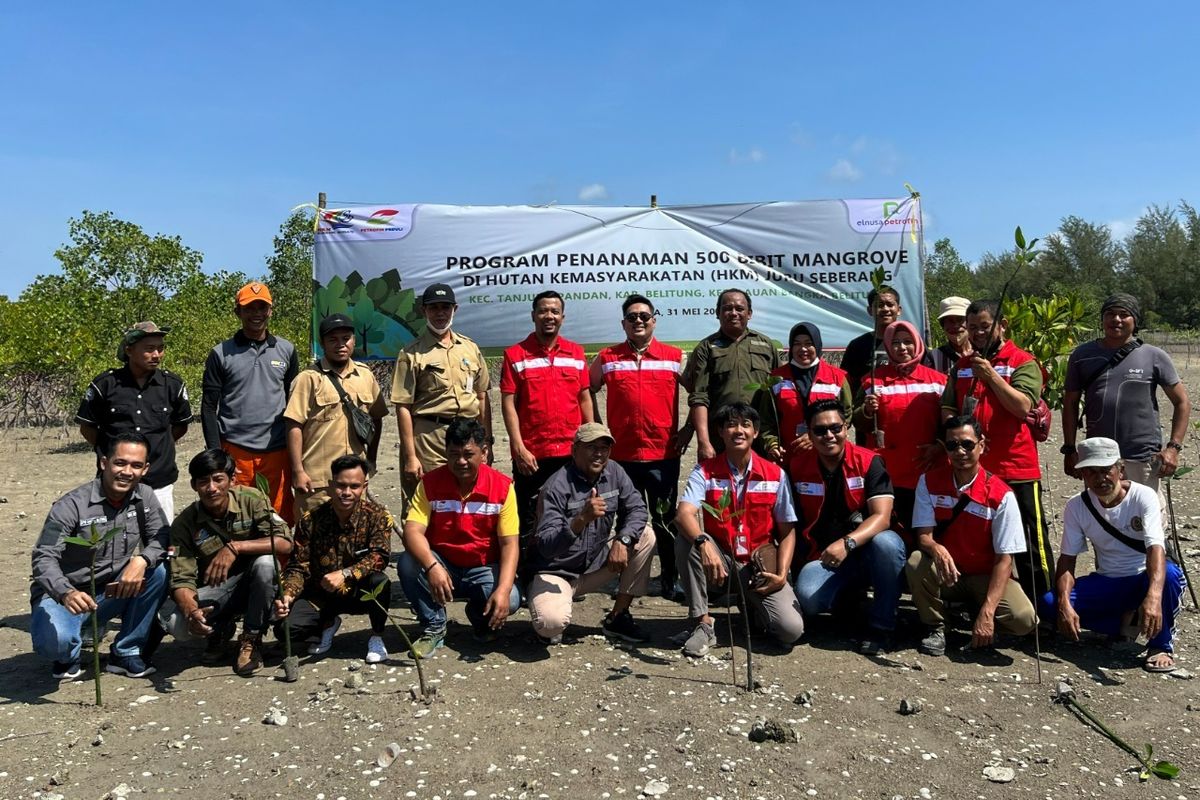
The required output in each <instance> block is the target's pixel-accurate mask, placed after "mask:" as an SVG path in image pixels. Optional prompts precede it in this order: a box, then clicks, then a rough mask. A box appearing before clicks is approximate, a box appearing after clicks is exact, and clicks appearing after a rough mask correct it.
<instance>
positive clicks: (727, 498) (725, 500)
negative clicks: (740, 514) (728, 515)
mask: <svg viewBox="0 0 1200 800" xmlns="http://www.w3.org/2000/svg"><path fill="white" fill-rule="evenodd" d="M732 502H733V492H731V491H729V490H728V489H726V490H725V491H723V492H721V502H720V504H719V505H720V506H721V510H722V511H724V510H725V509H727V508H729V505H730V503H732Z"/></svg>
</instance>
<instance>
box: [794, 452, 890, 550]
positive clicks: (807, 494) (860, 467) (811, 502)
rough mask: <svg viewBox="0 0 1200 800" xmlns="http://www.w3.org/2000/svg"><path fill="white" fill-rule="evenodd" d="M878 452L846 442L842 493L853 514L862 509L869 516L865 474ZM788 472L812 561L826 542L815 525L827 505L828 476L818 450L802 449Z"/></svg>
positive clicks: (843, 459) (803, 535)
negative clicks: (816, 534)
mask: <svg viewBox="0 0 1200 800" xmlns="http://www.w3.org/2000/svg"><path fill="white" fill-rule="evenodd" d="M873 458H875V453H874V451H872V450H871V449H869V448H866V447H859V446H858V445H856V444H854V443H853V442H849V441H848V442H846V451H845V453H844V455H843V456H842V475H843V477H844V478H845V481H846V486H845V488H844V490H843V491H842V496H843V497H845V499H846V507H847V508H848V509H849V510H850V512H851V513H854V512H855V511H859V512H862V514H863V516H864V517H865V516H866V506H867V499H866V498H867V491H866V476H867V470H868V469H869V468H870V466H871V459H873ZM788 475H790V476H791V478H792V491H793V492H794V494H795V497H796V504H797V506H799V508H797V509H796V511H797V514H798V515H799V516H800V517H801V518H802V519H803V520H804V530H803V531H801V535H802V537H803V540H804V541H805V542H807V544H808V548H809V550H808V558H807V560H808V561H813V560H815V559H816V558H817V557H819V556H820V555H821V551H822V550H823V549H825V546H824V545H821V544H819V543H818V539H817V538H816V536H815V535H814V533H815V531H814V530H813V528H814V527H815V526H816V524H817V520H819V519H820V518H821V508H822V507H824V505H825V477H824V476H823V475H822V474H821V462H820V460H819V459H818V457H817V452H816V451H815V450H801V451H799V452H798V453H796V454H795V455H794V456H792V459H791V461H790V462H789V463H788Z"/></svg>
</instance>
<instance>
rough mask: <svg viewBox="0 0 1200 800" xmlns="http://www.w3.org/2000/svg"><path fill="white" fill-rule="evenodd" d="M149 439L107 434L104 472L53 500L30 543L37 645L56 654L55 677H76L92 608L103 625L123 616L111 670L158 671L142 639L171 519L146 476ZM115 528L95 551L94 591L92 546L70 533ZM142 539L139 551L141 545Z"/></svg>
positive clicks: (159, 590)
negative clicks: (147, 660) (145, 658)
mask: <svg viewBox="0 0 1200 800" xmlns="http://www.w3.org/2000/svg"><path fill="white" fill-rule="evenodd" d="M149 454H150V446H149V444H147V442H146V437H144V436H142V435H141V434H139V433H118V434H116V435H114V436H112V437H111V438H109V439H108V440H107V442H106V445H105V450H104V455H103V456H102V457H101V458H100V476H99V477H97V478H94V479H92V480H90V481H88V482H87V483H85V484H83V485H82V486H80V487H79V488H77V489H74V490H72V491H70V492H68V493H67V494H65V495H63V496H62V497H61V498H59V499H58V500H57V501H55V503H54V505H52V506H51V507H50V513H49V514H48V515H47V517H46V522H45V524H43V525H42V533H41V535H40V536H39V537H38V541H37V544H36V545H34V548H33V584H32V585H31V586H30V590H29V594H30V604H31V605H32V606H33V608H32V618H31V620H30V624H29V632H30V635H31V637H32V638H33V649H34V650H35V651H36V652H37V653H39V654H40V655H42V656H44V657H46V658H49V659H51V660H52V661H53V662H54V668H53V674H54V677H56V678H68V679H74V678H77V677H79V675H80V674H81V673H82V669H81V668H80V666H79V649H80V646H81V644H82V637H81V631H82V628H83V623H84V622H85V621H86V620H87V619H88V617H89V615H90V614H91V613H92V612H93V611H95V612H96V615H97V617H98V619H99V623H100V624H101V625H103V624H104V623H106V622H107V621H108V620H110V619H112V618H113V617H117V616H119V617H120V618H121V632H120V633H118V634H117V638H116V640H114V641H113V644H112V649H111V650H110V652H109V656H108V667H107V669H108V671H109V672H115V673H117V674H118V675H128V676H130V677H132V678H140V677H142V676H144V675H149V674H150V673H152V672H154V667H152V666H149V665H148V664H146V663H145V662H144V661H143V660H142V652H141V651H142V646H143V645H144V644H145V643H146V636H147V634H148V633H149V632H150V628H151V624H152V623H153V621H154V615H155V612H156V611H157V610H158V606H159V604H160V603H162V599H163V595H164V593H165V592H166V587H167V570H166V567H165V566H164V565H163V564H162V563H161V562H162V560H163V554H164V552H165V551H166V547H167V537H168V532H169V530H170V529H169V527H168V525H167V519H166V515H165V514H163V510H162V507H161V506H159V504H158V500H157V499H155V496H154V490H153V489H151V488H150V487H149V486H146V485H145V484H143V483H141V479H142V476H143V475H145V474H146V470H147V468H148V467H149ZM114 528H115V529H117V533H115V534H114V535H113V536H111V537H110V538H109V539H108V540H107V541H105V542H104V543H103V544H100V545H99V546H98V549H97V551H96V554H95V564H96V583H95V586H96V596H95V597H93V596H92V594H91V591H90V590H91V569H92V551H91V549H89V548H87V547H84V546H82V545H80V544H78V543H74V542H70V541H68V539H69V538H79V539H90V538H91V537H92V531H93V530H95V531H96V532H97V533H99V534H100V535H101V536H103V535H104V534H106V533H108V532H109V531H111V530H112V529H114ZM139 547H140V552H138V548H139Z"/></svg>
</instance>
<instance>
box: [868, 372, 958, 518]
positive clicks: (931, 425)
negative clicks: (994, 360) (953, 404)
mask: <svg viewBox="0 0 1200 800" xmlns="http://www.w3.org/2000/svg"><path fill="white" fill-rule="evenodd" d="M862 389H863V395H864V396H866V395H868V394H875V395H877V396H878V397H879V411H878V412H877V414H876V416H877V417H878V420H877V422H878V424H879V429H880V430H881V431H883V447H876V448H874V450H875V452H876V453H878V454H879V455H880V456H882V457H883V463H884V464H885V465H886V466H887V471H888V475H889V476H891V479H892V485H893V486H898V487H900V488H901V489H916V488H917V481H918V480H919V479H920V477H921V471H920V467H919V465H918V464H917V447H918V446H919V445H923V444H930V443H931V442H936V441H937V439H938V426H939V424H940V422H941V417H942V393H943V392H945V390H946V376H945V375H943V374H942V373H940V372H938V371H937V370H935V369H931V368H930V367H927V366H925V365H924V364H918V365H917V366H916V368H915V369H913V371H912V372H911V373H910V374H909V375H906V376H901V375H900V374H899V373H898V372H897V371H896V367H895V366H894V365H892V364H888V365H886V366H881V367H877V368H876V369H875V378H874V380H872V379H871V373H869V372H868V373H867V374H866V375H865V376H863V379H862ZM867 425H868V427H867V434H866V436H867V443H868V444H871V445H874V444H875V437H874V436H872V435H871V426H870V421H868V423H867ZM942 460H943V461H944V460H945V456H944V455H943V456H942ZM907 524H908V521H905V525H906V526H907Z"/></svg>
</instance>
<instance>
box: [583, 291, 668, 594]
mask: <svg viewBox="0 0 1200 800" xmlns="http://www.w3.org/2000/svg"><path fill="white" fill-rule="evenodd" d="M657 316H658V313H657V312H656V311H655V310H654V304H653V303H651V302H650V300H649V299H647V298H645V297H643V296H642V295H640V294H631V295H629V297H627V298H625V302H624V303H622V304H621V317H622V322H621V327H622V328H624V330H625V337H626V339H625V341H624V342H622V343H621V344H618V345H613V346H612V347H606V348H604V349H603V350H601V351H600V353H599V354H598V355H597V356H596V358H595V360H594V361H592V367H591V389H592V402H593V403H595V402H596V393H597V392H599V391H600V390H601V389H605V390H606V391H605V401H606V407H605V411H606V413H605V417H606V418H607V420H608V427H609V429H610V430H611V431H612V433H613V436H614V437H615V438H616V442H615V443H614V444H613V450H612V458H613V460H614V461H616V462H617V463H618V464H620V465H621V468H622V469H624V470H625V474H626V475H628V476H629V480H631V481H633V485H634V487H635V488H636V489H637V490H638V491H639V492H641V493H642V497H643V498H645V500H646V507H647V508H648V509H649V511H650V519H651V523H652V525H653V526H654V539H655V543H656V544H657V547H658V560H659V564H660V569H661V574H660V578H659V579H660V583H661V591H662V595H663V597H666V598H667V599H668V600H672V599H676V597H677V595H678V597H680V598H681V597H682V596H683V590H682V588H680V589H679V591H678V593H677V592H676V589H675V586H676V580H677V579H678V576H679V571H678V570H677V569H676V567H675V536H674V535H673V534H672V532H671V529H670V528H669V527H668V526H669V525H670V523H671V521H672V520H673V519H674V518H675V513H674V512H675V496H676V492H677V490H678V484H679V441H678V439H679V386H678V381H679V372H680V368H681V365H682V362H683V351H682V350H680V349H679V348H678V347H672V346H671V345H669V344H663V343H662V342H660V341H659V340H658V339H656V338H654V328H655V317H657ZM593 416H594V417H595V419H596V420H598V421H599V420H600V419H601V417H600V409H599V407H598V405H597V407H596V408H595V410H594V412H593Z"/></svg>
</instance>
